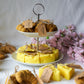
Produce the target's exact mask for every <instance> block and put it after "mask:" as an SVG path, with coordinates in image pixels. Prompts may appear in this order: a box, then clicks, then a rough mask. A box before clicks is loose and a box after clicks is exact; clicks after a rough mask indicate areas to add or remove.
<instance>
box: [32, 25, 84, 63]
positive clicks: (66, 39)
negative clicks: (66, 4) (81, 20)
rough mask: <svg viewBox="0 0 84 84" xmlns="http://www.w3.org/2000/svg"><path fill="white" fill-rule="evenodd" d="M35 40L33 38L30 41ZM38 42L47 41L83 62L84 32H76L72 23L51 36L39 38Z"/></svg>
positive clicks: (33, 41)
mask: <svg viewBox="0 0 84 84" xmlns="http://www.w3.org/2000/svg"><path fill="white" fill-rule="evenodd" d="M36 42H37V41H36V39H35V38H33V39H32V43H36ZM39 43H40V44H44V43H48V44H49V45H50V46H51V47H54V48H57V49H59V51H60V52H62V53H63V54H65V55H68V56H69V57H71V58H73V59H75V60H77V61H81V62H83V63H84V33H77V32H76V27H75V26H74V25H69V26H66V29H60V30H58V31H57V32H56V33H55V35H54V36H53V37H52V38H50V39H46V40H41V41H40V42H39Z"/></svg>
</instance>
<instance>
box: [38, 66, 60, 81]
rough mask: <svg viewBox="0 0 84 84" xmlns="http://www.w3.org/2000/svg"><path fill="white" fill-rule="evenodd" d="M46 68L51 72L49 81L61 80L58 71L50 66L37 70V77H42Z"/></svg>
mask: <svg viewBox="0 0 84 84" xmlns="http://www.w3.org/2000/svg"><path fill="white" fill-rule="evenodd" d="M47 67H49V68H50V69H51V70H52V71H53V73H52V76H51V80H54V81H60V80H61V76H60V71H59V70H58V69H56V68H55V67H54V66H53V65H52V64H49V65H47V66H44V67H41V68H39V77H41V76H42V73H43V71H44V69H45V68H47Z"/></svg>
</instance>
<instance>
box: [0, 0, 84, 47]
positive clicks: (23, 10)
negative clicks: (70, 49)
mask: <svg viewBox="0 0 84 84" xmlns="http://www.w3.org/2000/svg"><path fill="white" fill-rule="evenodd" d="M38 2H40V3H42V4H43V5H44V6H45V13H44V14H43V15H42V16H41V18H42V19H51V20H52V19H53V20H54V23H55V24H56V25H57V27H58V28H59V29H60V28H64V26H65V25H69V24H74V25H76V26H77V31H78V32H84V0H0V41H3V42H9V43H11V44H14V45H16V46H17V45H19V46H20V45H23V44H24V43H25V42H26V41H30V38H28V37H25V36H23V35H21V34H20V33H18V32H17V30H16V26H17V25H18V24H19V23H20V22H21V21H23V20H25V19H27V18H31V17H32V18H33V20H36V18H37V17H36V16H35V15H34V14H33V12H32V9H33V6H34V4H36V3H38Z"/></svg>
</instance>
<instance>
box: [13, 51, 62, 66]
mask: <svg viewBox="0 0 84 84" xmlns="http://www.w3.org/2000/svg"><path fill="white" fill-rule="evenodd" d="M16 56H17V53H16V52H14V53H13V54H12V59H13V60H14V61H15V62H17V63H20V64H23V65H28V66H37V67H39V66H43V65H48V64H55V63H57V62H59V61H60V60H62V59H63V54H60V55H59V59H58V60H56V61H54V62H50V63H42V64H32V63H24V62H20V61H19V60H17V59H16Z"/></svg>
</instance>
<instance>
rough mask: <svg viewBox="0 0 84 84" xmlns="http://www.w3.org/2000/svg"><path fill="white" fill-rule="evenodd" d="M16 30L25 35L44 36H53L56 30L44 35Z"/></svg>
mask: <svg viewBox="0 0 84 84" xmlns="http://www.w3.org/2000/svg"><path fill="white" fill-rule="evenodd" d="M18 32H20V33H21V34H23V35H25V36H27V37H46V36H53V35H54V34H55V33H56V31H54V32H47V35H46V36H39V35H38V33H33V32H22V31H18Z"/></svg>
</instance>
